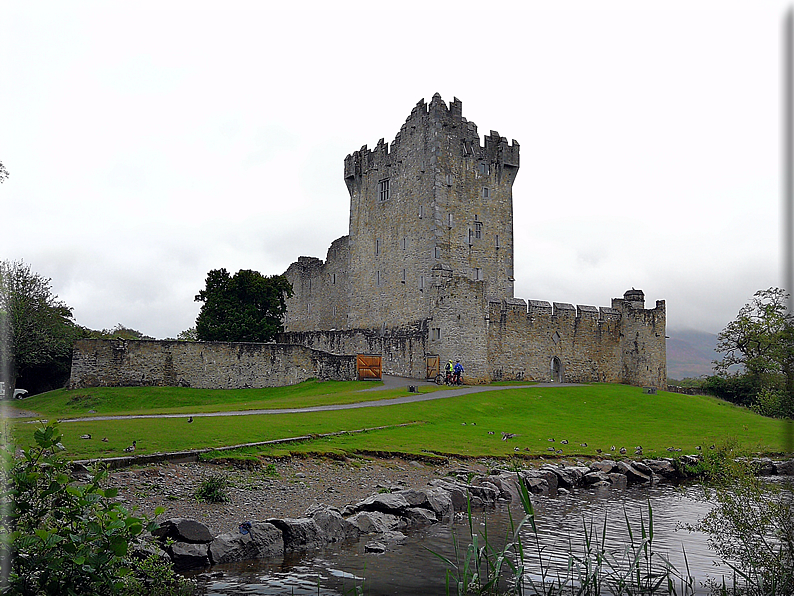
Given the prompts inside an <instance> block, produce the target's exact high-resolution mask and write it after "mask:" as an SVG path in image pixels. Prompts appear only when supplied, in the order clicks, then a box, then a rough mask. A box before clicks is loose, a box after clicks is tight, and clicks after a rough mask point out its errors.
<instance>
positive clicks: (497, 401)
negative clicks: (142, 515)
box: [7, 383, 791, 458]
mask: <svg viewBox="0 0 794 596" xmlns="http://www.w3.org/2000/svg"><path fill="white" fill-rule="evenodd" d="M304 385H305V386H304ZM335 385H336V386H335ZM318 386H319V387H318ZM366 386H367V387H371V386H372V385H366ZM359 387H360V385H358V384H355V383H353V384H349V383H338V384H335V383H314V384H308V385H307V384H301V385H297V386H295V387H285V388H278V389H263V390H245V391H249V392H253V391H256V392H259V393H258V394H257V395H258V397H257V398H256V400H253V399H251V398H250V397H240V396H241V395H245V392H240V393H238V392H231V391H230V392H221V391H210V392H209V393H210V394H215V395H216V396H212V395H209V396H201V395H200V393H201V392H199V393H198V394H196V396H197V397H196V399H195V403H196V405H195V406H190V405H189V401H190V394H187V397H185V398H184V399H185V401H183V402H180V403H179V404H178V405H177V404H176V403H175V402H176V397H174V396H176V395H180V396H181V395H182V391H198V390H178V389H175V388H159V387H158V388H124V389H110V388H103V389H102V390H101V391H100V390H93V389H92V390H90V391H89V390H81V391H79V392H78V391H72V392H52V393H50V394H45V395H43V396H40V402H41V403H43V404H46V405H45V407H46V409H47V410H48V411H47V412H46V413H47V415H48V416H51V417H63V416H64V414H68V415H71V416H74V415H76V414H78V413H82V412H75V411H74V409H73V407H74V406H75V404H74V403H72V404H68V402H69V401H70V400H72V399H73V398H74V397H75V396H79V395H83V394H87V395H91V396H93V398H92V399H94V400H95V402H94V407H93V408H92V409H95V410H96V411H97V413H98V414H99V413H107V412H108V411H109V410H107V409H106V407H105V404H104V401H105V400H107V402H108V404H109V405H107V407H108V408H112V410H111V411H113V412H118V411H119V410H118V408H119V407H120V404H121V403H127V404H131V406H130V410H131V411H134V412H141V411H144V410H145V411H147V412H153V411H160V410H161V408H160V407H156V408H152V409H146V408H144V407H143V404H144V403H148V402H157V401H158V400H160V401H161V403H162V404H168V405H167V408H166V407H165V405H163V408H164V409H163V411H165V409H171V408H179V409H180V411H183V412H191V411H192V412H201V411H207V409H220V408H219V399H220V397H219V396H220V394H221V393H223V394H228V395H229V396H230V397H231V399H232V400H235V399H236V400H237V401H236V402H234V407H231V404H226V403H225V402H224V404H223V407H224V409H242V408H241V406H242V405H246V407H248V406H249V405H251V404H255V405H251V407H254V408H259V407H298V406H303V405H316V403H348V402H351V401H366V400H371V399H378V398H381V397H387V396H388V394H389V393H392V392H390V391H384V392H375V393H369V392H367V393H363V394H361V393H358V392H357V391H356V389H358V388H359ZM336 389H339V390H338V391H337V390H336ZM95 391H96V393H95ZM317 391H328V392H327V393H315V392H317ZM164 396H166V397H164ZM362 396H363V397H362ZM392 397H393V396H392ZM35 399H37V398H36V397H34V398H30V399H28V400H25V401H24V402H23V404H22V405H24V406H25V407H27V408H29V409H32V410H36V411H42V410H45V407H39V404H38V403H36V402H35V401H34V400H35ZM180 399H182V397H180ZM316 400H319V401H316ZM58 403H59V404H62V407H64V408H65V407H67V405H68V407H71V408H72V409H70V410H68V411H67V412H57V411H55V410H56V408H55V406H56V405H57V404H58ZM274 403H278V404H280V405H279V406H273V405H272V404H274ZM264 404H266V405H264ZM227 405H229V406H230V407H226V406H227ZM42 413H45V412H43V411H42ZM405 423H413V424H411V425H410V426H406V427H399V428H389V429H385V430H378V431H371V432H367V433H357V434H348V435H343V436H338V437H332V438H314V439H313V440H310V441H305V442H302V443H298V444H290V445H289V446H284V445H281V446H277V447H272V448H271V447H269V448H265V449H263V450H262V453H263V454H271V455H272V454H276V455H277V454H284V453H286V452H287V451H289V452H292V453H322V452H327V453H339V452H356V451H385V452H394V453H409V454H421V453H426V452H434V453H440V454H455V455H458V456H473V457H480V456H497V457H510V456H514V455H517V452H516V450H515V448H516V447H518V448H519V450H520V454H522V455H531V456H538V455H547V456H551V455H552V454H550V452H549V451H548V447H549V446H552V445H553V446H554V447H555V448H557V449H562V450H563V456H565V457H571V456H577V455H583V456H595V455H596V448H600V449H602V450H603V451H604V453H605V454H607V455H611V452H610V447H611V446H612V445H615V446H616V448H617V449H620V447H626V448H627V449H628V450H629V453H628V456H632V455H633V452H634V447H635V446H636V445H642V447H643V450H644V457H665V456H669V455H671V454H670V453H668V452H667V451H666V449H667V448H668V447H677V448H681V449H683V453H695V452H696V451H695V448H696V446H697V445H702V446H703V448H704V449H707V448H708V446H709V445H711V444H719V443H720V442H722V441H724V440H725V439H727V438H729V437H730V438H734V439H736V440H737V441H738V443H739V445H740V447H741V448H743V449H744V450H746V451H748V452H751V453H779V452H782V451H783V450H784V445H785V436H786V433H790V432H791V425H790V424H788V423H784V422H782V421H780V420H774V419H771V418H764V417H761V416H758V415H756V414H754V413H752V412H750V411H749V410H746V409H744V408H739V407H737V406H734V405H732V404H729V403H726V402H722V401H720V400H717V399H714V398H711V397H704V396H688V395H680V394H677V393H667V392H660V393H659V394H657V395H645V394H643V392H642V389H641V388H640V387H629V386H626V385H607V384H595V385H583V386H576V387H553V388H548V387H531V388H525V389H513V388H506V389H504V390H500V391H492V392H486V393H475V394H471V395H461V396H457V397H452V398H448V399H441V400H437V401H428V402H420V403H413V404H397V405H391V406H385V407H377V408H360V409H353V410H341V411H331V412H317V413H306V414H276V415H246V416H217V417H197V418H195V419H194V422H193V423H192V424H188V423H187V422H186V420H185V418H155V419H128V420H110V421H101V420H92V421H81V422H63V423H62V424H61V425H60V429H61V432H63V434H64V444H65V445H66V447H67V450H68V451H67V455H68V456H69V457H72V458H87V457H113V456H119V455H123V449H124V447H126V446H127V445H130V444H131V443H132V441H133V440H136V441H137V450H136V453H157V452H166V451H181V450H186V449H196V448H205V447H221V446H227V445H236V444H241V443H248V442H257V441H267V440H273V439H282V438H288V437H296V436H302V435H317V434H322V433H329V432H336V431H344V430H347V431H352V430H357V429H363V428H373V427H377V426H392V425H398V424H405ZM7 425H8V426H9V430H10V431H11V433H12V436H13V437H14V439H15V440H16V442H17V444H20V443H23V444H28V443H30V442H31V439H32V433H33V430H34V428H35V426H34V425H32V424H29V423H26V422H24V421H22V420H9V421H7ZM489 432H492V433H493V434H489ZM502 432H507V433H515V434H516V435H517V436H516V437H515V438H513V439H511V440H508V441H503V440H502V435H501V433H502ZM83 434H91V435H92V438H91V439H90V440H82V439H80V438H79V437H80V435H83ZM102 437H106V438H107V439H108V441H107V442H102V441H101V440H100V439H101V438H102ZM549 438H554V439H555V441H554V442H553V443H552V442H550V441H549V440H548V439H549ZM563 439H566V440H567V441H568V444H567V445H562V444H561V441H562V440H563ZM580 443H587V447H583V446H581V445H580ZM614 456H615V457H619V455H618V453H617V452H615V454H614ZM560 457H562V456H560Z"/></svg>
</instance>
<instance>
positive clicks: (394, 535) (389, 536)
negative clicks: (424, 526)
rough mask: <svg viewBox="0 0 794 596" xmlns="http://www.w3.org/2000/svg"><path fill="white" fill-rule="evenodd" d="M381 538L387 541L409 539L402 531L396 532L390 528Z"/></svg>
mask: <svg viewBox="0 0 794 596" xmlns="http://www.w3.org/2000/svg"><path fill="white" fill-rule="evenodd" d="M380 538H381V540H385V541H386V542H402V541H403V540H407V539H408V536H406V535H405V534H403V533H402V532H394V531H392V530H389V531H388V532H384V533H383V535H382V536H381V537H380Z"/></svg>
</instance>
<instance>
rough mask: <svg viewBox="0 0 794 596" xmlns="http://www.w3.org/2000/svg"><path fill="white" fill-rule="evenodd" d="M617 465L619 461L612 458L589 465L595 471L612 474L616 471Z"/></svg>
mask: <svg viewBox="0 0 794 596" xmlns="http://www.w3.org/2000/svg"><path fill="white" fill-rule="evenodd" d="M617 465H618V464H617V462H615V461H613V460H611V459H602V460H601V461H594V462H591V463H590V466H588V467H589V468H590V469H591V470H593V471H594V472H604V473H605V474H611V473H612V472H614V471H615V468H616V467H617Z"/></svg>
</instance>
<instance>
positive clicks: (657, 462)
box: [643, 459, 678, 478]
mask: <svg viewBox="0 0 794 596" xmlns="http://www.w3.org/2000/svg"><path fill="white" fill-rule="evenodd" d="M643 463H644V464H645V465H646V466H648V468H649V469H650V470H651V471H652V472H653V473H654V474H656V475H657V476H663V477H665V478H675V477H676V476H677V475H678V472H676V470H675V466H674V465H673V460H671V459H646V460H644V461H643Z"/></svg>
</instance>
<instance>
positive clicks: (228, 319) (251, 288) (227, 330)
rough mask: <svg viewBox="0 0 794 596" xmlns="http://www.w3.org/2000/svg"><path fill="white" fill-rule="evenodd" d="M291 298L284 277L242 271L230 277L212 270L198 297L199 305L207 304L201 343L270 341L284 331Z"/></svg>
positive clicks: (200, 319) (199, 320)
mask: <svg viewBox="0 0 794 596" xmlns="http://www.w3.org/2000/svg"><path fill="white" fill-rule="evenodd" d="M291 296H292V284H290V283H289V281H287V278H286V277H284V276H283V275H272V276H267V277H266V276H264V275H262V274H261V273H259V272H257V271H251V270H250V269H241V270H240V271H238V272H237V273H235V274H234V276H230V275H229V272H228V271H226V269H213V270H212V271H210V272H209V273H208V274H207V279H206V288H205V289H204V290H202V291H201V292H199V294H198V295H197V296H196V302H203V303H204V304H203V305H202V307H201V310H200V311H199V315H198V318H197V319H196V336H197V338H198V339H199V340H201V341H251V342H266V341H271V340H272V339H273V338H274V337H275V336H276V334H278V333H280V332H281V331H282V330H283V325H282V320H283V318H284V313H285V312H286V311H287V304H286V300H287V298H289V297H291Z"/></svg>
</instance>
